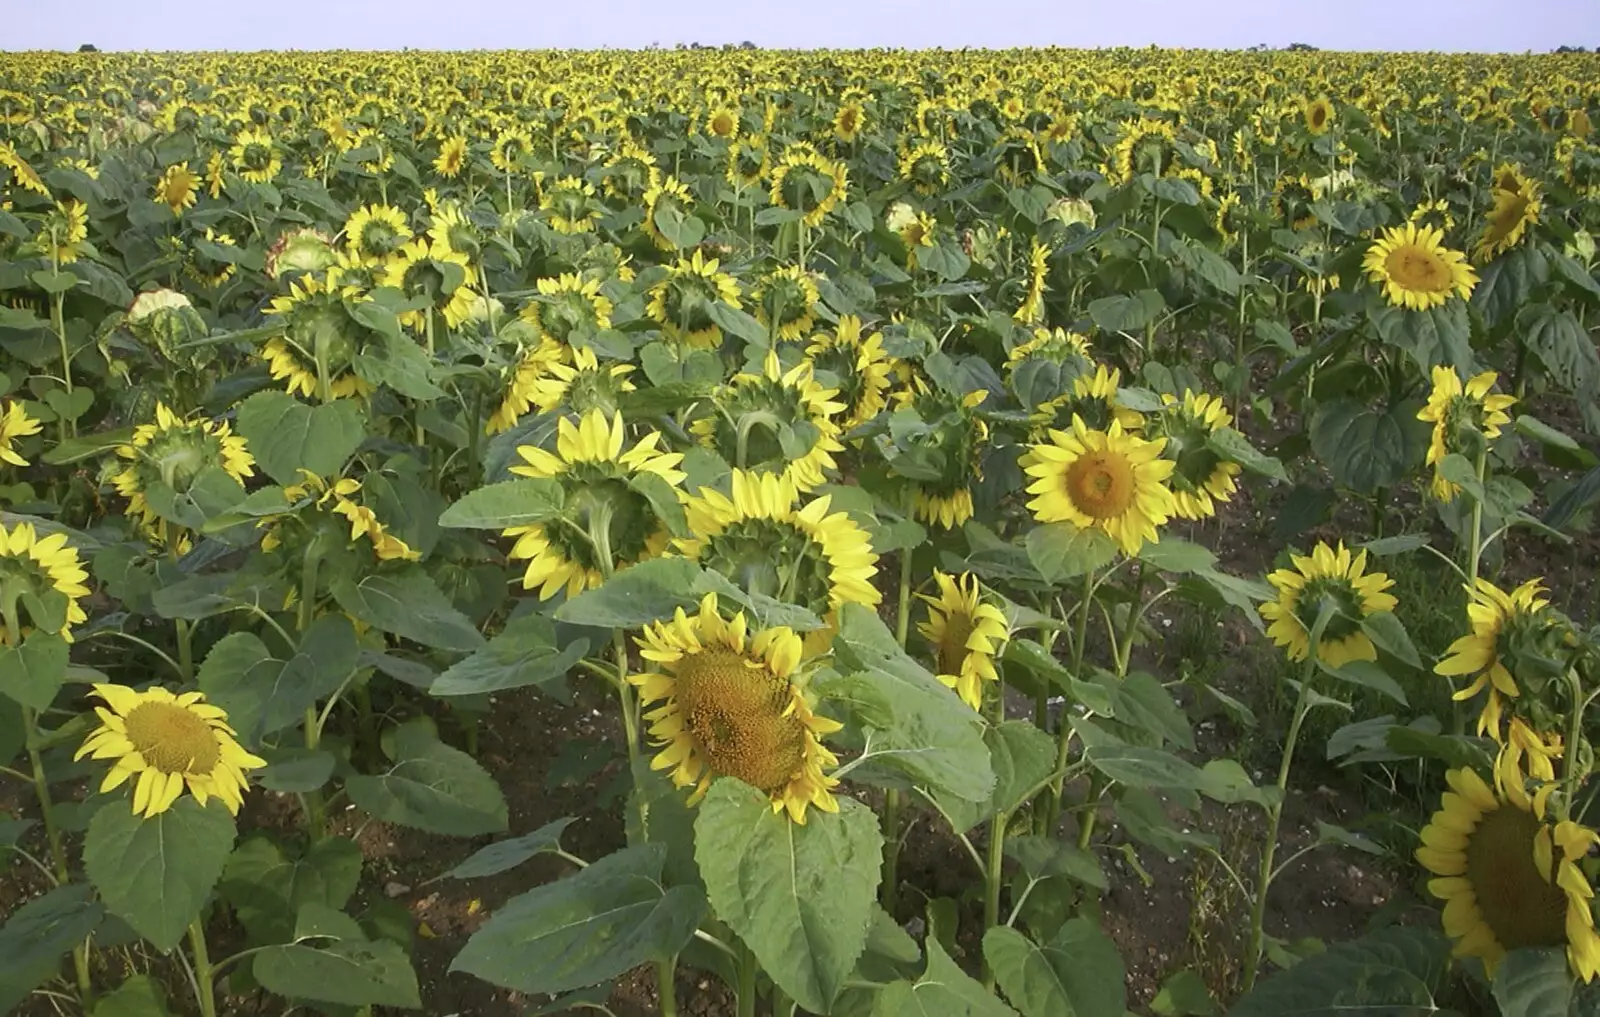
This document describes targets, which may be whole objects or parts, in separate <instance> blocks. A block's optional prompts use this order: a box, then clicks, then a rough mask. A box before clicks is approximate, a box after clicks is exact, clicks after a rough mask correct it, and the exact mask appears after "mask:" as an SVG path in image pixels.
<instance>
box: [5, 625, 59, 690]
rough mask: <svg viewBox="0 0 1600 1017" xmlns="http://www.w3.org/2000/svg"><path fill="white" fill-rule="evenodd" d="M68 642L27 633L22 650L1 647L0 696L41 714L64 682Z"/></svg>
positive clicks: (49, 635)
mask: <svg viewBox="0 0 1600 1017" xmlns="http://www.w3.org/2000/svg"><path fill="white" fill-rule="evenodd" d="M68 659H69V657H68V650H67V642H66V640H64V639H62V638H61V637H60V636H58V635H56V634H55V633H54V632H44V631H41V630H38V629H35V630H34V631H32V632H30V633H28V635H27V637H26V638H25V639H23V641H22V645H21V646H3V647H0V694H4V695H5V696H6V697H7V698H9V699H11V700H13V701H15V702H17V703H20V704H22V705H23V706H27V707H30V708H32V709H34V710H43V709H45V708H47V707H48V706H49V705H50V704H51V703H52V702H54V701H55V698H56V693H57V692H60V691H61V686H62V683H64V682H65V681H66V680H67V663H68Z"/></svg>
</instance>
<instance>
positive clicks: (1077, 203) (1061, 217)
mask: <svg viewBox="0 0 1600 1017" xmlns="http://www.w3.org/2000/svg"><path fill="white" fill-rule="evenodd" d="M1049 214H1050V218H1052V219H1054V220H1055V221H1056V222H1059V223H1061V224H1062V225H1063V226H1071V225H1072V224H1074V223H1082V224H1083V225H1085V226H1087V227H1089V228H1090V229H1094V226H1095V222H1096V216H1095V212H1094V206H1093V205H1091V204H1089V202H1088V200H1087V199H1084V198H1057V199H1056V200H1055V201H1052V202H1051V203H1050V207H1049Z"/></svg>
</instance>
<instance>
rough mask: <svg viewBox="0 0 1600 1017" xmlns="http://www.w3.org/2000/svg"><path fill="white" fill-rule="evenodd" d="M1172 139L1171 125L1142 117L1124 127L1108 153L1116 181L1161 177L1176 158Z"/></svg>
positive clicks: (1174, 134)
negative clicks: (1141, 176)
mask: <svg viewBox="0 0 1600 1017" xmlns="http://www.w3.org/2000/svg"><path fill="white" fill-rule="evenodd" d="M1176 139H1177V134H1176V132H1175V131H1174V130H1173V128H1172V125H1171V124H1169V123H1167V122H1166V121H1165V120H1155V119H1151V118H1148V117H1145V118H1141V119H1139V120H1137V121H1134V122H1133V123H1130V124H1127V125H1125V126H1124V127H1123V131H1122V138H1121V139H1120V140H1119V141H1118V142H1117V145H1116V148H1115V149H1114V150H1113V151H1112V169H1113V171H1114V172H1115V173H1116V180H1117V182H1118V183H1123V184H1125V183H1127V182H1128V181H1130V180H1132V179H1133V178H1134V176H1135V175H1136V174H1139V173H1151V174H1154V175H1155V176H1162V175H1164V174H1165V173H1166V171H1167V169H1168V167H1169V166H1170V165H1171V164H1172V160H1173V158H1174V157H1175V155H1176V149H1174V147H1173V143H1174V141H1175V140H1176Z"/></svg>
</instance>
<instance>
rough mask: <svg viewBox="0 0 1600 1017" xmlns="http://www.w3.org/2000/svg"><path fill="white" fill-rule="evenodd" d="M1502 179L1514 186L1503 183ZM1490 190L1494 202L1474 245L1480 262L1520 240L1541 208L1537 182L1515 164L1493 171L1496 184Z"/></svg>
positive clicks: (1542, 208)
mask: <svg viewBox="0 0 1600 1017" xmlns="http://www.w3.org/2000/svg"><path fill="white" fill-rule="evenodd" d="M1503 182H1505V183H1511V184H1513V185H1514V186H1512V187H1502V186H1501V183H1503ZM1489 194H1490V197H1491V200H1492V201H1493V205H1492V206H1491V207H1490V209H1489V214H1488V219H1487V221H1486V222H1485V223H1484V226H1483V234H1482V235H1481V236H1479V238H1478V245H1477V247H1476V248H1474V249H1473V258H1474V259H1475V260H1477V261H1479V262H1485V261H1490V260H1492V259H1493V258H1495V257H1496V256H1497V255H1500V254H1504V253H1505V252H1506V251H1509V250H1511V249H1512V248H1513V247H1515V246H1517V245H1518V244H1520V243H1522V240H1523V238H1524V237H1526V236H1527V234H1528V230H1530V229H1531V228H1532V227H1534V226H1535V225H1537V224H1538V222H1539V214H1540V213H1541V212H1542V211H1543V210H1544V203H1543V202H1542V201H1541V200H1540V198H1539V184H1538V182H1537V181H1534V180H1530V179H1528V178H1527V177H1524V176H1523V175H1522V171H1521V170H1520V169H1519V168H1518V167H1516V166H1514V165H1511V164H1509V163H1508V164H1506V165H1504V166H1501V167H1500V169H1499V170H1497V171H1496V173H1495V186H1494V187H1493V188H1492V189H1491V190H1490V192H1489Z"/></svg>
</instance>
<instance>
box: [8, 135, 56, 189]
mask: <svg viewBox="0 0 1600 1017" xmlns="http://www.w3.org/2000/svg"><path fill="white" fill-rule="evenodd" d="M0 166H4V167H5V168H7V169H9V170H10V171H11V175H12V176H13V177H15V178H16V180H17V185H18V186H19V187H21V188H22V189H23V190H27V191H32V192H33V193H35V194H37V195H38V196H39V197H41V198H48V197H50V188H49V187H48V186H46V185H45V182H44V180H43V179H41V178H40V176H39V173H38V171H37V170H35V169H34V168H33V167H32V166H31V165H29V163H28V160H26V159H24V158H23V157H22V156H21V155H20V154H18V152H17V150H16V149H15V148H13V147H11V145H10V143H9V142H4V141H0Z"/></svg>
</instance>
